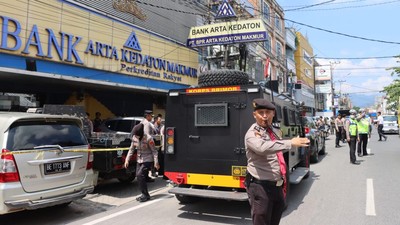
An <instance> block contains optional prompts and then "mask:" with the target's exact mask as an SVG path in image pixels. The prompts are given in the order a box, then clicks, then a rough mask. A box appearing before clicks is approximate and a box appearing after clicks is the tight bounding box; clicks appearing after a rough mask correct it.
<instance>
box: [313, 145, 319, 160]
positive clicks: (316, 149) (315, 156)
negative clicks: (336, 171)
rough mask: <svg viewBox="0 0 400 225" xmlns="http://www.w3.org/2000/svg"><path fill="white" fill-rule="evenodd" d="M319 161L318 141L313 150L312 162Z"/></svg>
mask: <svg viewBox="0 0 400 225" xmlns="http://www.w3.org/2000/svg"><path fill="white" fill-rule="evenodd" d="M318 161H319V157H318V143H315V144H314V148H313V150H312V151H311V162H312V163H317V162H318Z"/></svg>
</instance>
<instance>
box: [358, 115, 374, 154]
mask: <svg viewBox="0 0 400 225" xmlns="http://www.w3.org/2000/svg"><path fill="white" fill-rule="evenodd" d="M357 127H358V137H359V138H360V141H359V142H358V143H357V153H358V157H362V156H366V155H368V152H367V144H368V138H371V124H370V119H369V118H368V117H367V116H366V110H365V109H360V110H359V115H358V116H357Z"/></svg>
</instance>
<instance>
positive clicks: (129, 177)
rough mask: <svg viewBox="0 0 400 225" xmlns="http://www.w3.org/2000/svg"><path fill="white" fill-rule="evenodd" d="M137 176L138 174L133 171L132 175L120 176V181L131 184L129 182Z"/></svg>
mask: <svg viewBox="0 0 400 225" xmlns="http://www.w3.org/2000/svg"><path fill="white" fill-rule="evenodd" d="M135 178H136V174H134V173H132V174H131V175H129V176H126V177H119V178H118V180H119V182H121V183H124V184H129V183H131V182H132V181H133V180H134V179H135Z"/></svg>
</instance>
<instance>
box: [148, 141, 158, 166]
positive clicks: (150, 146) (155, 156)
mask: <svg viewBox="0 0 400 225" xmlns="http://www.w3.org/2000/svg"><path fill="white" fill-rule="evenodd" d="M147 140H148V141H147V143H148V145H149V148H150V149H151V152H152V153H153V158H154V167H155V168H156V169H157V170H158V169H160V164H159V163H158V151H157V149H156V144H155V143H154V140H153V137H151V136H150V135H149V136H148V139H147Z"/></svg>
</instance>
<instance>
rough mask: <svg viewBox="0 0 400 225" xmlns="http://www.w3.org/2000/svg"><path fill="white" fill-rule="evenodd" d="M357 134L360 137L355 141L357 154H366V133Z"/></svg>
mask: <svg viewBox="0 0 400 225" xmlns="http://www.w3.org/2000/svg"><path fill="white" fill-rule="evenodd" d="M358 136H359V137H360V141H359V142H358V143H357V153H358V154H359V155H368V152H367V144H368V134H359V135H358Z"/></svg>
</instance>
